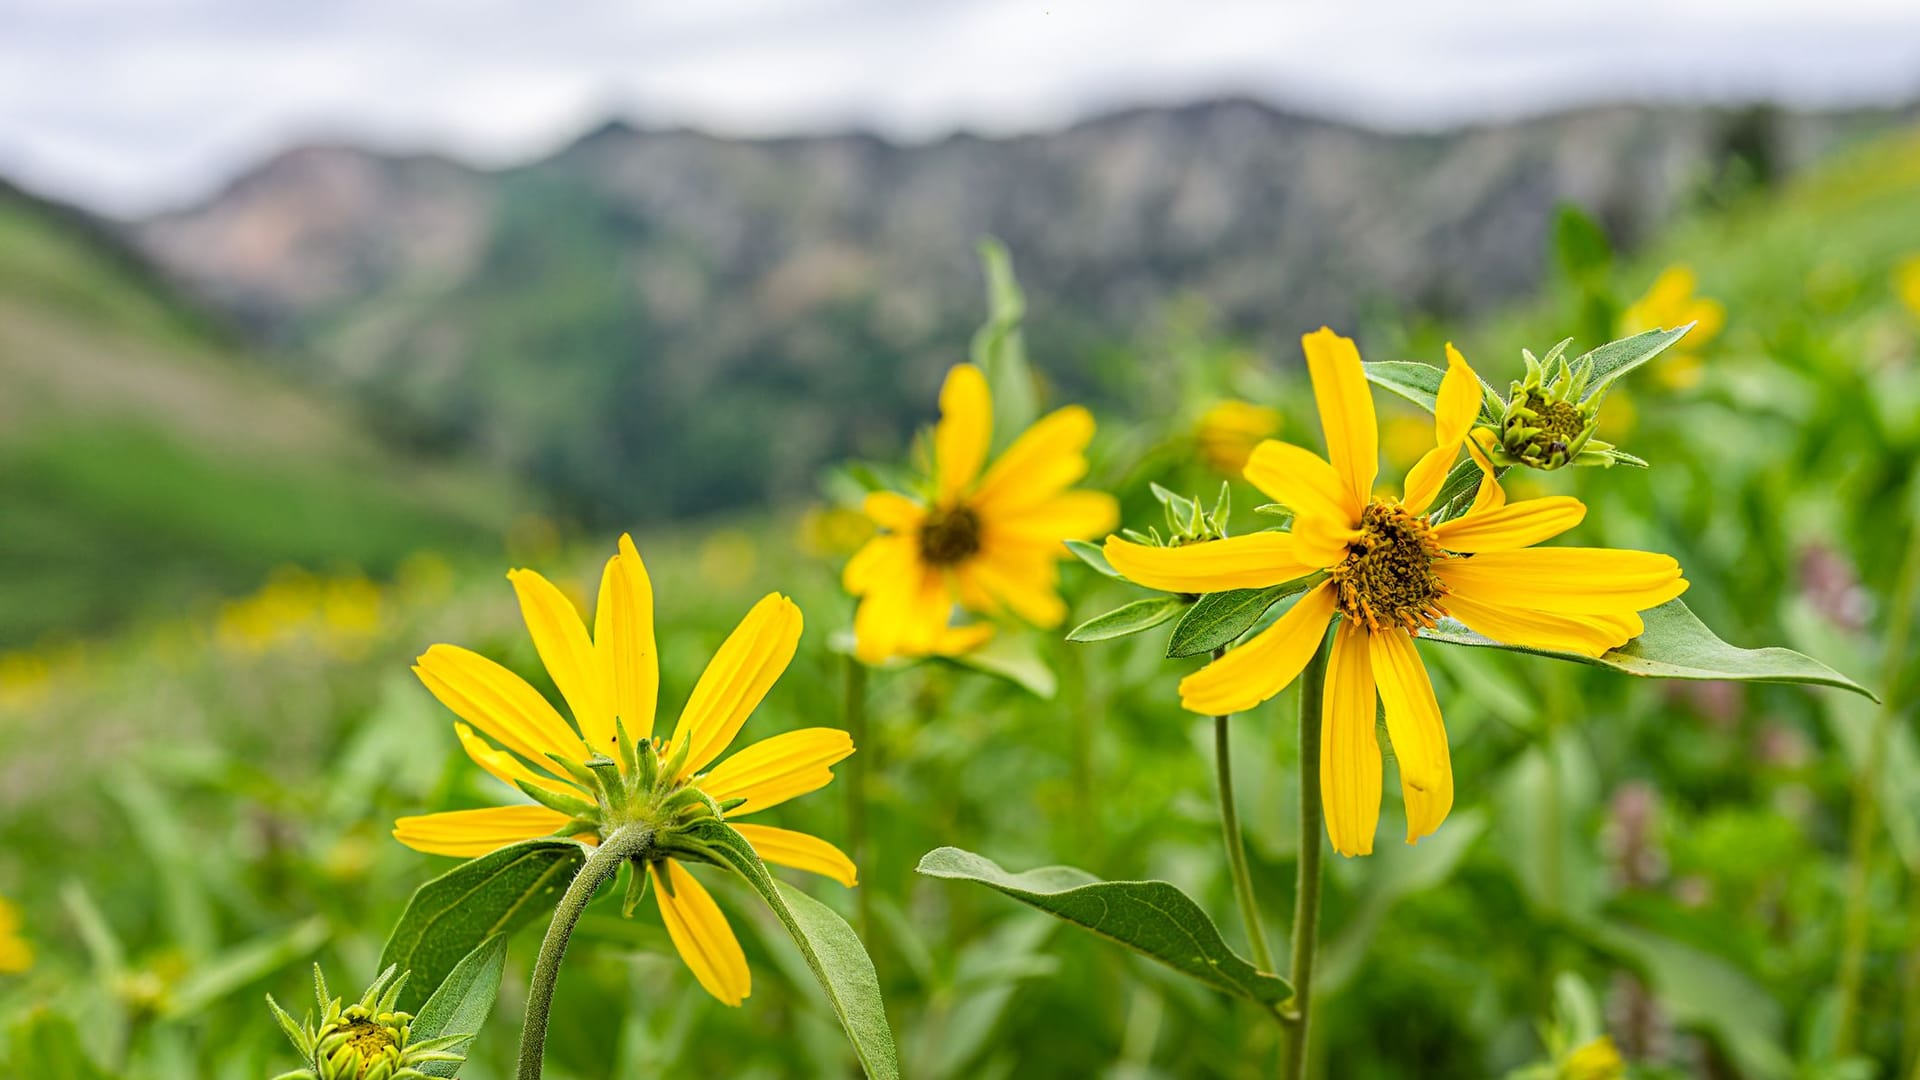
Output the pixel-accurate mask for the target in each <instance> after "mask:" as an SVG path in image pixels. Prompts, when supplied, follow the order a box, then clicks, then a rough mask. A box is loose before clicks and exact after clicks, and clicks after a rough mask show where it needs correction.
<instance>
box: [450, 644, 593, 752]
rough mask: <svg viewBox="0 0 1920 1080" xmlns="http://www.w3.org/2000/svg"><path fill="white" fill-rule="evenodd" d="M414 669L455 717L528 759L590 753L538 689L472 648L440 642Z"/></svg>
mask: <svg viewBox="0 0 1920 1080" xmlns="http://www.w3.org/2000/svg"><path fill="white" fill-rule="evenodd" d="M413 672H414V674H416V675H418V676H420V681H421V682H422V683H425V684H426V687H427V689H428V690H430V691H432V692H433V696H434V697H437V698H439V699H440V703H441V704H442V705H445V706H446V707H447V708H449V709H452V710H453V712H454V714H455V715H456V716H458V717H460V719H462V720H465V721H466V722H467V723H469V724H472V725H473V726H474V727H476V728H478V729H480V730H481V731H483V732H486V734H487V735H488V736H489V737H491V738H493V739H495V740H498V741H499V742H500V743H501V744H502V745H504V746H506V747H507V748H508V749H510V750H512V751H514V752H515V753H517V754H519V755H521V756H522V757H524V758H526V759H527V760H529V761H532V762H535V763H539V764H542V765H544V764H545V762H546V761H547V755H548V754H560V755H562V756H564V757H569V758H572V759H573V760H575V761H583V760H585V759H586V757H587V748H586V746H585V744H583V743H581V741H580V737H579V736H578V735H576V734H575V733H574V730H573V728H571V727H569V726H567V722H566V721H565V720H562V719H560V714H559V713H558V712H556V711H555V710H554V707H553V706H552V705H549V704H548V703H547V699H546V698H543V697H541V696H540V692H539V691H537V690H535V689H534V688H533V687H531V686H528V685H527V683H526V680H525V679H522V678H521V677H520V676H518V675H515V674H514V673H513V672H511V671H508V670H507V669H506V668H504V667H501V666H500V665H499V664H496V663H494V662H493V661H491V660H489V659H487V658H486V657H484V656H481V655H480V654H479V653H476V652H474V651H472V650H471V649H463V648H461V647H460V646H458V645H435V646H433V647H432V648H430V649H428V650H427V651H426V652H424V653H422V654H421V655H420V660H419V662H418V663H416V664H415V665H414V667H413Z"/></svg>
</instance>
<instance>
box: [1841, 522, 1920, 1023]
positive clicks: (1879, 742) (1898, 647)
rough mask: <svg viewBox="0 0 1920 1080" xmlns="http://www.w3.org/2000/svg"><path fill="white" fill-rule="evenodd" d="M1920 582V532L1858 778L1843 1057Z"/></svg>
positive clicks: (1856, 996) (1892, 612) (1893, 618)
mask: <svg viewBox="0 0 1920 1080" xmlns="http://www.w3.org/2000/svg"><path fill="white" fill-rule="evenodd" d="M1917 578H1920V529H1916V530H1914V531H1913V532H1912V534H1911V535H1909V536H1908V538H1907V551H1906V555H1905V556H1904V557H1903V558H1902V559H1901V560H1900V577H1899V580H1898V581H1897V582H1896V584H1895V585H1894V590H1893V606H1892V607H1891V608H1890V609H1889V610H1888V612H1887V633H1886V652H1885V653H1884V654H1883V657H1882V660H1881V670H1882V675H1881V682H1882V683H1883V687H1882V692H1883V693H1885V695H1886V700H1885V701H1884V702H1882V703H1881V706H1880V710H1879V711H1878V712H1876V713H1875V714H1874V717H1873V731H1872V733H1871V734H1870V735H1869V736H1868V738H1867V759H1866V761H1864V762H1862V763H1861V767H1860V769H1859V771H1858V772H1856V773H1854V775H1853V815H1852V819H1851V820H1850V821H1849V822H1848V829H1847V910H1846V922H1845V927H1846V929H1845V930H1844V931H1843V933H1844V935H1845V936H1844V937H1843V938H1842V939H1841V946H1840V974H1839V983H1840V1007H1839V1010H1838V1015H1837V1016H1836V1018H1835V1020H1834V1049H1835V1052H1836V1054H1837V1055H1838V1056H1841V1057H1845V1056H1846V1055H1848V1054H1850V1053H1852V1052H1853V1044H1854V1037H1855V1035H1856V1030H1855V1028H1856V1026H1857V1024H1856V1018H1857V1016H1858V1014H1859V1006H1860V985H1861V982H1862V981H1863V980H1864V978H1865V975H1866V963H1867V931H1868V923H1869V921H1870V920H1869V916H1870V915H1871V910H1870V906H1869V904H1868V896H1867V893H1868V891H1869V889H1870V887H1871V886H1872V883H1873V882H1872V878H1873V855H1874V851H1873V849H1874V843H1873V841H1874V839H1875V837H1876V836H1877V835H1878V833H1879V828H1880V769H1881V765H1882V763H1883V762H1884V761H1885V759H1886V744H1887V739H1888V738H1889V736H1890V735H1891V734H1892V728H1893V718H1894V717H1895V716H1896V715H1898V713H1899V711H1900V707H1901V704H1902V703H1901V702H1900V701H1899V700H1898V699H1899V696H1900V686H1899V683H1900V674H1901V672H1900V665H1901V663H1902V662H1903V661H1904V660H1905V659H1906V651H1907V630H1908V628H1909V627H1910V626H1911V625H1912V617H1913V599H1914V595H1913V594H1914V588H1915V580H1916V579H1917Z"/></svg>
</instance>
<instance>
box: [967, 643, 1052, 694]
mask: <svg viewBox="0 0 1920 1080" xmlns="http://www.w3.org/2000/svg"><path fill="white" fill-rule="evenodd" d="M944 659H947V660H950V661H952V662H953V663H956V664H959V665H960V666H961V667H967V668H972V669H973V670H975V671H980V672H985V673H986V674H988V675H992V676H995V677H997V678H1001V679H1005V680H1007V681H1008V682H1010V683H1012V684H1014V685H1015V686H1018V687H1020V688H1021V689H1023V690H1025V691H1026V692H1028V693H1030V694H1032V695H1033V696H1034V697H1037V698H1039V699H1040V700H1042V701H1052V700H1053V695H1054V692H1055V691H1057V690H1059V689H1060V681H1059V679H1057V678H1056V677H1055V676H1054V674H1053V669H1052V668H1050V667H1048V666H1047V664H1046V661H1044V660H1042V659H1040V654H1039V652H1037V651H1035V649H1034V647H1033V635H1031V634H1004V633H1003V634H996V635H994V637H993V639H992V640H991V641H988V642H987V643H986V644H985V645H982V646H980V647H979V648H977V649H974V650H973V651H972V652H966V653H961V654H960V655H958V656H950V657H945V658H944Z"/></svg>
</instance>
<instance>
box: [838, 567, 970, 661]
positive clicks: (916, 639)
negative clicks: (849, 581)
mask: <svg viewBox="0 0 1920 1080" xmlns="http://www.w3.org/2000/svg"><path fill="white" fill-rule="evenodd" d="M883 541H891V543H888V544H886V545H885V546H876V545H880V544H882V542H883ZM854 562H855V563H857V564H859V574H858V578H859V581H860V583H861V586H862V587H861V589H860V594H861V600H860V606H859V607H858V608H856V609H855V611H854V615H853V637H854V655H855V656H857V657H858V658H859V659H860V660H861V662H863V663H868V664H877V663H880V662H881V661H884V660H886V659H887V658H889V657H893V656H901V655H908V656H912V655H919V654H921V653H924V652H926V651H927V650H928V649H929V648H930V646H931V643H932V642H934V641H935V640H936V639H937V638H938V637H939V636H940V634H941V633H942V632H943V631H944V630H945V629H946V626H947V622H948V619H949V616H950V615H951V613H952V610H953V596H952V590H951V589H950V588H949V587H948V576H947V575H946V574H944V573H942V572H940V571H938V570H935V569H932V568H930V567H927V566H925V565H923V564H922V563H921V562H920V559H919V549H918V547H917V545H916V544H915V542H914V541H912V540H911V539H907V538H893V537H882V538H880V539H877V540H874V541H871V542H869V544H868V546H867V548H865V549H863V550H862V551H861V553H860V554H859V555H856V556H855V557H854ZM847 569H848V575H849V576H850V577H851V576H854V570H855V566H854V564H849V565H848V568H847Z"/></svg>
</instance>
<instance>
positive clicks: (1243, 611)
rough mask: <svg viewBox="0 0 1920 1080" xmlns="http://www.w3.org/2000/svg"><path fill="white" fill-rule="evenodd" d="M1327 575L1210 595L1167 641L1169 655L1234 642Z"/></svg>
mask: <svg viewBox="0 0 1920 1080" xmlns="http://www.w3.org/2000/svg"><path fill="white" fill-rule="evenodd" d="M1326 577H1327V575H1326V572H1325V571H1320V570H1316V571H1314V572H1313V573H1311V574H1308V575H1306V576H1305V577H1297V578H1294V579H1293V580H1292V581H1286V582H1282V583H1280V584H1278V585H1269V586H1267V587H1266V588H1264V589H1229V590H1227V591H1225V592H1214V593H1207V594H1206V595H1204V596H1202V597H1201V598H1200V599H1199V600H1198V601H1196V602H1195V603H1194V604H1193V606H1191V607H1189V608H1187V613H1186V614H1185V615H1183V616H1182V617H1181V619H1180V623H1179V625H1177V626H1175V627H1174V628H1173V636H1172V637H1170V638H1168V639H1167V656H1168V657H1169V658H1172V659H1179V658H1181V657H1185V656H1198V655H1200V654H1201V653H1207V652H1212V651H1213V650H1215V649H1218V648H1221V647H1223V646H1226V645H1230V644H1232V643H1233V641H1234V639H1235V638H1238V637H1239V636H1240V635H1241V634H1244V633H1246V632H1247V630H1248V629H1249V628H1250V627H1252V626H1253V624H1254V623H1256V622H1259V621H1260V616H1262V615H1265V614H1266V613H1267V609H1268V608H1270V607H1272V606H1273V605H1275V604H1277V603H1279V602H1280V601H1282V600H1285V599H1286V598H1287V597H1289V596H1298V595H1300V594H1301V593H1304V592H1306V591H1307V590H1308V589H1311V588H1313V587H1314V586H1315V585H1318V584H1320V582H1322V581H1324V580H1326Z"/></svg>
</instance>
